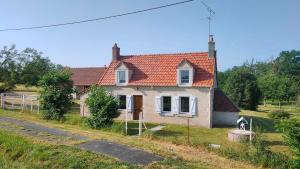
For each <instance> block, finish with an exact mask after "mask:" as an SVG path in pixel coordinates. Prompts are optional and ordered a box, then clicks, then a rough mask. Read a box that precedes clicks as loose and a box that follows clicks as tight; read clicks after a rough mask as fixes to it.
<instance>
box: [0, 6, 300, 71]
mask: <svg viewBox="0 0 300 169" xmlns="http://www.w3.org/2000/svg"><path fill="white" fill-rule="evenodd" d="M178 1H180V0H164V1H158V0H151V1H150V0H126V1H125V0H101V1H98V0H43V1H41V0H26V1H23V0H0V4H1V10H0V29H4V28H15V27H27V26H38V25H47V24H55V23H63V22H70V21H74V20H82V19H90V18H97V17H103V16H108V15H114V14H119V13H123V12H128V11H134V10H140V9H144V8H149V7H154V6H159V5H164V4H168V3H174V2H178ZM204 2H206V3H207V4H208V5H210V6H211V7H212V8H213V9H214V10H215V11H216V15H215V16H214V18H213V22H212V34H214V35H215V41H216V48H217V51H218V69H219V70H221V71H223V70H226V69H228V68H231V67H232V66H235V65H241V64H243V63H244V62H245V61H246V60H251V59H252V58H254V59H255V60H257V61H266V60H269V59H271V58H272V57H276V56H277V55H278V53H279V52H280V51H282V50H292V49H297V50H300V10H299V7H300V1H299V0H251V1H241V0H226V1H224V0H204ZM207 15H208V13H207V11H206V8H205V7H203V5H202V4H201V2H200V0H195V1H194V2H191V3H188V4H183V5H179V6H173V7H170V8H164V9H160V10H156V11H151V12H147V13H143V14H137V15H131V16H125V17H120V18H114V19H111V20H105V21H99V22H91V23H84V24H79V25H71V26H63V27H56V28H48V29H37V30H24V31H10V32H0V46H1V47H2V46H4V45H11V44H16V45H17V48H18V49H24V48H26V47H31V48H35V49H38V50H40V51H42V52H44V54H45V56H48V57H49V58H50V59H51V60H52V61H53V62H55V63H59V64H62V65H67V66H71V67H88V66H103V65H108V64H109V63H110V61H111V47H112V46H113V44H114V43H115V42H116V43H118V45H119V46H120V48H121V54H124V55H126V54H152V53H176V52H194V51H206V50H207V40H208V24H207V20H206V19H205V18H206V17H207Z"/></svg>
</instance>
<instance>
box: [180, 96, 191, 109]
mask: <svg viewBox="0 0 300 169" xmlns="http://www.w3.org/2000/svg"><path fill="white" fill-rule="evenodd" d="M189 112H190V97H186V96H184V97H180V113H189Z"/></svg>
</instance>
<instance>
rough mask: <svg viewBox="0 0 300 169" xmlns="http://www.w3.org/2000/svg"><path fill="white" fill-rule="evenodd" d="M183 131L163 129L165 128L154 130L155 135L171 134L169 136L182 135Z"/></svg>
mask: <svg viewBox="0 0 300 169" xmlns="http://www.w3.org/2000/svg"><path fill="white" fill-rule="evenodd" d="M184 134H185V133H184V132H178V131H165V130H160V131H156V132H155V136H158V137H159V136H171V137H179V136H182V135H184Z"/></svg>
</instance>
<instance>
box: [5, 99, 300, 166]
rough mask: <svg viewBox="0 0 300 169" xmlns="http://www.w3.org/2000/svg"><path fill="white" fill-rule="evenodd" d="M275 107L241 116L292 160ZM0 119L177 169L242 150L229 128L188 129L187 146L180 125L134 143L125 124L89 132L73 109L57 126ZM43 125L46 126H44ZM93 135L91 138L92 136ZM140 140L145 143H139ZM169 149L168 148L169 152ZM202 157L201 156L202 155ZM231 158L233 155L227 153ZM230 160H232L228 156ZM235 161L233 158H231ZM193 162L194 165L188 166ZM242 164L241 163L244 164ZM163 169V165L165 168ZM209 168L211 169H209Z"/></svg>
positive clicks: (17, 114)
mask: <svg viewBox="0 0 300 169" xmlns="http://www.w3.org/2000/svg"><path fill="white" fill-rule="evenodd" d="M276 108H277V106H273V105H267V106H266V107H264V106H259V108H258V111H246V110H243V111H242V112H241V113H240V115H241V116H244V117H246V118H247V119H249V118H252V119H253V125H254V127H256V126H260V127H261V129H262V130H263V136H264V140H266V141H267V146H268V147H269V148H270V149H271V151H273V152H277V153H280V154H282V153H283V154H285V155H287V156H289V157H292V151H291V150H290V149H289V147H288V146H286V145H284V142H283V138H282V133H278V132H277V131H276V129H275V121H274V120H273V119H271V118H269V117H268V115H267V114H268V112H270V111H272V110H276ZM282 108H283V109H284V110H285V111H288V112H289V113H291V114H292V118H299V115H300V113H298V109H296V108H294V107H291V106H282ZM0 115H3V116H11V117H16V118H21V119H26V120H30V121H35V122H38V123H43V124H46V125H49V126H55V127H59V128H63V129H67V130H71V131H74V132H76V133H81V134H83V135H86V134H87V135H89V136H91V137H92V138H94V139H99V138H104V139H108V140H111V141H117V142H122V143H124V144H128V145H131V146H136V147H140V148H142V149H146V150H150V151H152V152H155V153H157V154H160V155H162V156H165V157H168V158H172V157H173V156H174V155H176V156H177V157H179V159H183V161H181V163H180V164H179V163H178V164H175V162H176V161H177V160H175V161H173V162H172V163H170V165H175V166H179V165H182V163H185V164H186V165H192V166H193V165H195V166H198V165H199V166H202V165H203V163H208V164H206V165H207V166H210V165H211V166H215V165H217V164H215V163H213V164H211V161H210V160H211V159H210V160H209V162H207V159H206V160H205V161H203V159H200V158H201V157H197V158H196V162H195V157H193V156H191V155H192V154H193V153H191V152H195V153H196V154H197V153H198V152H197V151H198V150H199V149H200V150H201V152H202V153H203V155H205V156H207V153H209V151H213V152H216V153H217V154H220V155H224V153H223V152H221V153H219V151H218V150H211V148H209V146H208V145H209V144H219V145H221V149H222V151H225V156H226V157H227V158H228V155H227V154H228V151H229V152H230V151H234V152H235V153H236V152H239V151H240V149H242V146H243V145H242V144H240V143H233V142H229V141H228V140H227V132H228V130H230V129H231V128H225V127H224V128H213V129H206V128H199V127H190V142H188V139H187V126H182V125H171V124H165V126H166V127H165V128H163V129H162V130H161V131H158V132H155V133H153V132H150V131H146V132H144V134H143V135H142V137H141V138H139V140H140V141H138V142H137V141H136V140H135V139H132V138H129V137H125V136H124V122H121V121H115V123H114V124H113V125H112V126H111V127H110V128H105V129H101V130H97V131H96V130H92V129H89V128H88V127H87V126H86V125H85V122H84V120H85V119H84V118H81V117H80V116H79V113H78V111H76V110H75V109H74V110H72V112H71V113H68V114H67V115H66V119H65V121H64V122H63V123H62V122H57V121H47V122H46V121H44V120H41V119H40V117H39V115H37V114H35V113H28V112H27V113H21V112H16V111H5V112H3V111H0ZM45 122H46V123H45ZM146 125H147V127H148V128H151V127H154V126H155V125H157V124H153V123H147V124H146ZM129 128H130V130H129V135H135V134H137V133H138V124H137V123H136V122H130V123H129ZM91 133H92V134H91ZM90 134H91V135H90ZM141 140H144V141H143V143H141ZM158 143H159V144H162V145H161V146H162V147H160V146H155V147H153V144H158ZM174 146H179V147H181V146H182V147H185V148H184V149H185V150H182V147H181V148H180V149H178V147H176V149H177V150H176V151H174V150H173V148H174ZM166 147H167V148H166ZM170 147H171V148H170ZM203 151H204V152H205V153H204V152H203ZM229 154H232V153H229ZM229 158H232V157H230V156H229ZM234 159H236V157H235V158H234ZM191 160H192V161H194V162H191ZM243 161H244V160H243ZM164 165H165V164H164ZM208 168H211V167H208Z"/></svg>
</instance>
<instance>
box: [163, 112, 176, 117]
mask: <svg viewBox="0 0 300 169" xmlns="http://www.w3.org/2000/svg"><path fill="white" fill-rule="evenodd" d="M161 115H162V116H167V117H174V116H175V115H174V114H173V113H171V112H166V113H164V112H163V113H161Z"/></svg>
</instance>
